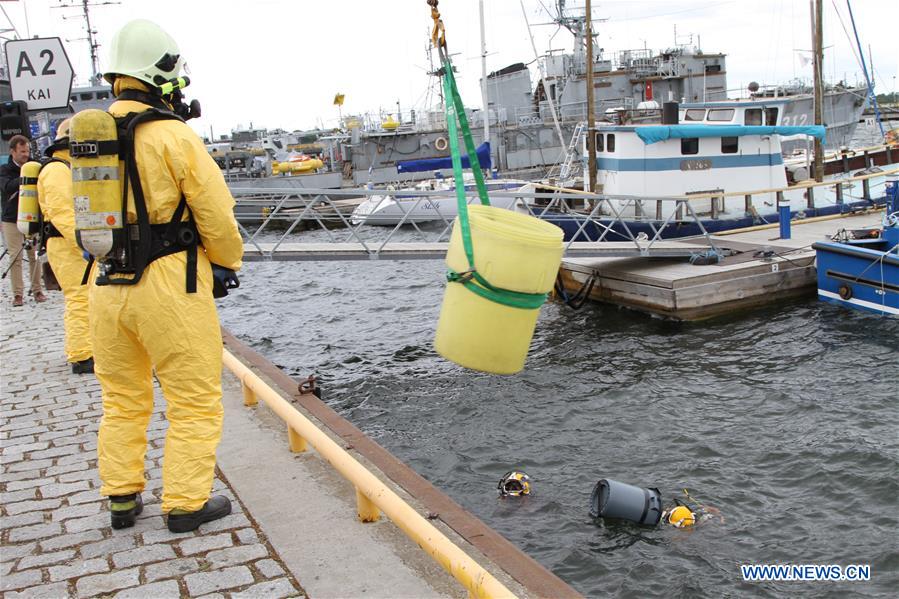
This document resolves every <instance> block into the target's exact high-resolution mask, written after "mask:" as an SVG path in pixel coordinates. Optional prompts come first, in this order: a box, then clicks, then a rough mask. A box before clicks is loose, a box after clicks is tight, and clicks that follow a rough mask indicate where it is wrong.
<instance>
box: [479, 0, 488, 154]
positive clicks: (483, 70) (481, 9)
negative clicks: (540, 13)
mask: <svg viewBox="0 0 899 599" xmlns="http://www.w3.org/2000/svg"><path fill="white" fill-rule="evenodd" d="M478 11H479V12H480V17H481V101H482V102H483V103H484V141H486V142H489V141H490V105H489V104H488V102H487V39H486V38H485V37H484V0H478Z"/></svg>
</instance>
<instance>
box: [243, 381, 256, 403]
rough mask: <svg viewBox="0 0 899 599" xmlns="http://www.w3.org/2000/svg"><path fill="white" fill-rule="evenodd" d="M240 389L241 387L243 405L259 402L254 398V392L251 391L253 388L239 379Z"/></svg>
mask: <svg viewBox="0 0 899 599" xmlns="http://www.w3.org/2000/svg"><path fill="white" fill-rule="evenodd" d="M240 387H241V389H243V405H245V406H255V405H256V404H257V403H259V400H258V399H256V394H255V393H253V390H252V389H250V386H249V385H247V384H246V383H244V382H243V381H241V383H240Z"/></svg>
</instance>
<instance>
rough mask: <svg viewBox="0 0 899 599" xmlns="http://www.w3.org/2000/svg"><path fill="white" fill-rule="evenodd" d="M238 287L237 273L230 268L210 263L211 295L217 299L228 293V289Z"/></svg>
mask: <svg viewBox="0 0 899 599" xmlns="http://www.w3.org/2000/svg"><path fill="white" fill-rule="evenodd" d="M238 287H240V279H238V278H237V273H236V272H234V271H233V270H231V269H230V268H225V267H224V266H219V265H218V264H213V265H212V297H214V298H216V299H218V298H220V297H225V296H226V295H228V290H229V289H237V288H238Z"/></svg>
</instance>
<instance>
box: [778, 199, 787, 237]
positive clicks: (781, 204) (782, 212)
mask: <svg viewBox="0 0 899 599" xmlns="http://www.w3.org/2000/svg"><path fill="white" fill-rule="evenodd" d="M777 212H778V215H779V219H780V238H781V239H790V201H789V200H787V199H786V198H784V192H782V191H778V192H777Z"/></svg>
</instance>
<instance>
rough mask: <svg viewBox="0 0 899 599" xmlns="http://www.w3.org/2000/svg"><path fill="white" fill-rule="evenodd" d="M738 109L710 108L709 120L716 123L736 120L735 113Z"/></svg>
mask: <svg viewBox="0 0 899 599" xmlns="http://www.w3.org/2000/svg"><path fill="white" fill-rule="evenodd" d="M735 112H736V111H735V110H734V109H733V108H713V109H712V110H709V119H708V120H709V121H713V122H716V123H721V122H724V123H729V122H731V121H732V120H734V113H735Z"/></svg>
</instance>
